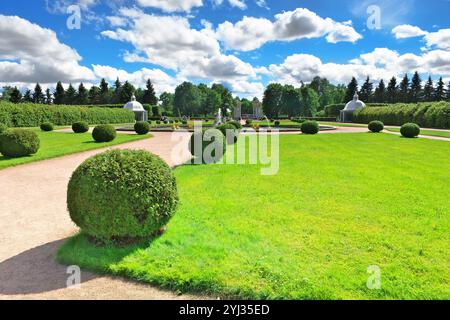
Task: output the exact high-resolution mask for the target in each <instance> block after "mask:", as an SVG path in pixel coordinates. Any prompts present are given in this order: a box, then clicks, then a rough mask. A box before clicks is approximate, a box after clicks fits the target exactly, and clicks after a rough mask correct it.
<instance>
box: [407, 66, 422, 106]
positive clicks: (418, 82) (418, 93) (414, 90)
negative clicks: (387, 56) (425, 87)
mask: <svg viewBox="0 0 450 320" xmlns="http://www.w3.org/2000/svg"><path fill="white" fill-rule="evenodd" d="M409 96H410V98H411V101H412V102H419V100H420V99H421V97H422V79H420V76H419V73H418V72H417V71H416V72H415V73H414V76H413V78H412V80H411V89H410V93H409Z"/></svg>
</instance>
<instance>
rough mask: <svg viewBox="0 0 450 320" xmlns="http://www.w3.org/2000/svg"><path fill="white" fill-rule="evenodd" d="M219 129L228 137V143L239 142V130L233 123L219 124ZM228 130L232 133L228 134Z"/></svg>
mask: <svg viewBox="0 0 450 320" xmlns="http://www.w3.org/2000/svg"><path fill="white" fill-rule="evenodd" d="M217 129H219V130H220V131H221V132H222V134H223V135H224V136H225V137H226V139H227V143H228V144H234V143H236V142H237V140H238V134H239V131H238V130H237V129H236V127H235V126H234V125H232V124H231V123H225V124H222V125H220V126H217ZM228 132H229V133H230V135H228V134H227V133H228Z"/></svg>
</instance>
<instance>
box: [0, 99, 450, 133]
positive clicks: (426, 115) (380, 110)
mask: <svg viewBox="0 0 450 320" xmlns="http://www.w3.org/2000/svg"><path fill="white" fill-rule="evenodd" d="M373 120H379V121H382V122H383V123H384V124H385V125H394V126H401V125H403V124H404V123H407V122H414V123H417V124H418V125H419V126H421V127H424V128H442V129H450V102H445V101H441V102H423V103H417V104H401V103H399V104H393V105H389V106H387V107H371V108H364V109H360V110H357V111H356V112H355V113H354V114H353V121H354V122H358V123H369V122H371V121H373ZM0 121H1V120H0Z"/></svg>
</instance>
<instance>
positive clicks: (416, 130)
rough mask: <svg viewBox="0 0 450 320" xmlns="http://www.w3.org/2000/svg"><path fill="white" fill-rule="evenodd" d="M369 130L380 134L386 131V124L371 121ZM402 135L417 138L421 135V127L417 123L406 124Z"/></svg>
mask: <svg viewBox="0 0 450 320" xmlns="http://www.w3.org/2000/svg"><path fill="white" fill-rule="evenodd" d="M368 128H369V130H370V131H372V132H374V133H378V132H381V131H383V130H384V123H383V122H381V121H378V120H374V121H371V122H370V123H369V126H368ZM400 133H401V134H402V136H404V137H405V138H415V137H417V136H418V135H419V134H420V127H419V126H418V125H417V124H416V123H405V124H403V125H402V126H401V128H400Z"/></svg>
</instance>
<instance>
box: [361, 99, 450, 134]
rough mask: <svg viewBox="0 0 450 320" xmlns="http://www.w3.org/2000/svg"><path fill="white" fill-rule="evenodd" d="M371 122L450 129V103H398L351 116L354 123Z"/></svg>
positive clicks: (367, 109)
mask: <svg viewBox="0 0 450 320" xmlns="http://www.w3.org/2000/svg"><path fill="white" fill-rule="evenodd" d="M373 120H379V121H382V122H383V123H384V124H385V125H393V126H401V125H403V124H404V123H409V122H411V123H417V124H418V125H419V126H421V127H427V128H442V129H450V102H445V101H441V102H423V103H411V104H402V103H398V104H392V105H388V106H385V107H369V108H363V109H359V110H357V111H355V113H354V114H353V121H354V122H358V123H369V122H370V121H373Z"/></svg>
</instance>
